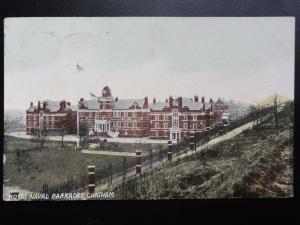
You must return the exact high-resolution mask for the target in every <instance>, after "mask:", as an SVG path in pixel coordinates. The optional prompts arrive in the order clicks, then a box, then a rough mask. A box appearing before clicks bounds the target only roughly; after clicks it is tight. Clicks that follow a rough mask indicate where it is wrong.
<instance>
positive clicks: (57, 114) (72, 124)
mask: <svg viewBox="0 0 300 225" xmlns="http://www.w3.org/2000/svg"><path fill="white" fill-rule="evenodd" d="M76 116H77V113H76V107H75V106H72V105H71V104H70V102H66V101H65V100H63V101H60V102H56V101H50V100H46V101H38V104H37V105H35V106H34V105H33V102H31V103H30V107H29V108H28V109H27V111H26V134H34V133H36V132H37V131H38V130H40V129H43V128H46V129H47V130H49V132H50V133H55V132H56V131H57V129H58V128H59V123H60V121H62V120H65V121H67V124H68V126H67V130H66V133H69V134H76Z"/></svg>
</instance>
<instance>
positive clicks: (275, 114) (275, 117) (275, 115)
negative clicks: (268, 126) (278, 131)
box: [274, 94, 278, 128]
mask: <svg viewBox="0 0 300 225" xmlns="http://www.w3.org/2000/svg"><path fill="white" fill-rule="evenodd" d="M274 119H275V128H277V127H278V118H277V94H275V96H274Z"/></svg>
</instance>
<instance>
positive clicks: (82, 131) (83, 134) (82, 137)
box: [78, 121, 89, 145]
mask: <svg viewBox="0 0 300 225" xmlns="http://www.w3.org/2000/svg"><path fill="white" fill-rule="evenodd" d="M78 133H79V145H81V144H82V143H83V142H84V141H86V139H87V138H88V135H89V125H88V123H87V122H85V121H80V122H79V132H78Z"/></svg>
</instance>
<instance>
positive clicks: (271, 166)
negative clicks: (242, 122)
mask: <svg viewBox="0 0 300 225" xmlns="http://www.w3.org/2000/svg"><path fill="white" fill-rule="evenodd" d="M291 112H292V111H290V108H289V106H286V107H285V108H284V110H283V111H281V112H280V113H279V115H278V121H279V126H278V127H277V128H275V126H274V119H273V118H271V119H270V120H269V121H266V122H264V123H263V124H260V125H257V126H255V127H254V128H253V129H251V130H246V131H244V132H243V133H242V134H240V135H238V136H236V137H234V138H232V139H230V140H227V141H225V142H222V143H220V144H217V145H215V146H213V147H212V148H210V149H204V151H202V152H201V153H197V154H194V155H193V156H192V157H189V158H186V159H184V160H181V161H177V162H172V163H169V164H166V166H165V167H163V168H162V169H159V170H156V171H152V173H150V174H143V175H141V176H139V177H136V178H134V179H131V180H128V181H126V182H123V183H122V185H118V186H116V187H114V191H115V193H117V197H118V198H120V199H173V198H176V199H181V198H183V199H186V198H200V199H201V198H230V197H292V196H293V147H292V145H290V129H289V123H290V119H291V117H292V115H291V114H292V113H291Z"/></svg>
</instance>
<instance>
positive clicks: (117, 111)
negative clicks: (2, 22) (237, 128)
mask: <svg viewBox="0 0 300 225" xmlns="http://www.w3.org/2000/svg"><path fill="white" fill-rule="evenodd" d="M226 110H227V106H226V105H225V104H224V102H223V101H222V100H221V99H218V100H217V101H216V102H215V103H214V101H213V100H212V99H210V100H209V101H208V102H205V99H204V97H202V98H201V101H199V98H198V96H194V97H193V98H183V97H172V96H170V97H169V98H167V99H166V100H165V101H164V102H158V101H156V98H153V100H152V101H151V103H150V101H149V99H148V97H144V98H143V99H119V98H117V97H116V98H114V97H113V96H112V93H111V90H110V88H109V87H107V86H106V87H104V88H103V90H102V92H101V94H100V96H96V95H94V94H91V99H89V100H85V99H83V98H81V99H80V101H79V102H78V105H77V107H74V106H71V104H70V102H66V101H61V102H54V101H50V100H47V101H43V102H42V101H39V102H38V105H37V106H34V105H33V103H32V102H31V104H30V107H29V109H28V110H27V111H26V113H27V117H26V133H27V134H34V133H35V132H36V131H37V130H39V129H42V128H45V127H46V128H47V129H48V130H49V131H53V132H55V131H56V130H57V129H59V125H60V121H61V120H62V119H64V120H67V121H68V124H69V125H70V126H68V130H67V133H70V134H74V133H76V132H77V135H79V133H80V131H81V130H82V129H83V126H85V127H86V129H87V130H88V134H89V135H99V136H102V137H116V136H118V137H136V138H141V137H149V138H152V139H165V140H169V139H170V140H173V141H178V140H179V139H181V138H183V137H184V136H188V135H189V134H190V133H194V132H203V131H205V130H207V129H211V128H213V127H214V126H215V125H216V124H217V123H219V122H222V119H223V117H224V113H225V111H226Z"/></svg>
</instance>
